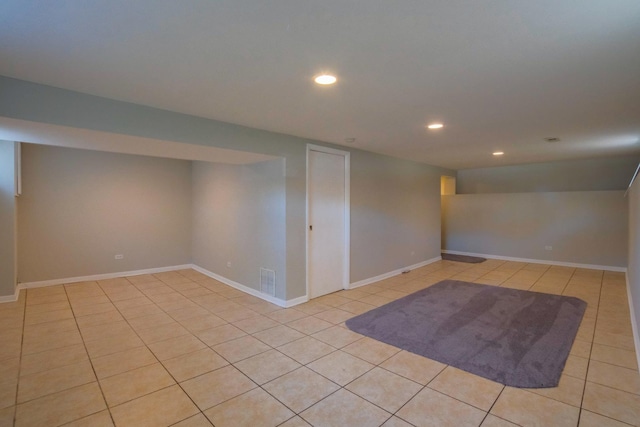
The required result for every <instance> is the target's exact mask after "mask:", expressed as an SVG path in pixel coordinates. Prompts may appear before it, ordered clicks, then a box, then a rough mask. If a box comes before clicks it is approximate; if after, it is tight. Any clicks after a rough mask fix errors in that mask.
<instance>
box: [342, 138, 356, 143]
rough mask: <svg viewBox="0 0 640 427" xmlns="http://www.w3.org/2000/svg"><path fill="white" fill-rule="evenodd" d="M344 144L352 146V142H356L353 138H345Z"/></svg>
mask: <svg viewBox="0 0 640 427" xmlns="http://www.w3.org/2000/svg"><path fill="white" fill-rule="evenodd" d="M344 142H346V143H347V144H353V143H354V142H356V139H355V138H345V139H344Z"/></svg>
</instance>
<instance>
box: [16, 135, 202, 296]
mask: <svg viewBox="0 0 640 427" xmlns="http://www.w3.org/2000/svg"><path fill="white" fill-rule="evenodd" d="M22 174H23V194H22V196H21V197H20V198H19V199H18V200H19V204H18V208H19V218H18V223H19V225H18V239H19V240H18V274H19V280H20V282H23V283H24V282H34V281H41V280H52V279H59V278H68V277H78V276H85V275H95V274H103V273H112V272H122V271H131V270H140V269H147V268H157V267H166V266H171V265H180V264H185V263H189V262H190V251H191V247H190V241H191V163H190V162H189V161H184V160H173V159H162V158H156V157H144V156H136V155H127V154H113V153H103V152H97V151H89V150H79V149H72V148H60V147H48V146H40V145H33V144H23V153H22ZM116 254H123V255H124V259H122V260H115V259H114V256H115V255H116Z"/></svg>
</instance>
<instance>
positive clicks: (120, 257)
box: [115, 254, 124, 259]
mask: <svg viewBox="0 0 640 427" xmlns="http://www.w3.org/2000/svg"><path fill="white" fill-rule="evenodd" d="M115 258H116V259H124V255H122V254H117V255H116V257H115Z"/></svg>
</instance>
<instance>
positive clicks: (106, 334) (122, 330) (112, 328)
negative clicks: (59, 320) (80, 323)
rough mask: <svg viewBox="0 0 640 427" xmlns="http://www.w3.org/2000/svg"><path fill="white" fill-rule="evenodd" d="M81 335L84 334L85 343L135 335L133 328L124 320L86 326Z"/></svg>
mask: <svg viewBox="0 0 640 427" xmlns="http://www.w3.org/2000/svg"><path fill="white" fill-rule="evenodd" d="M80 333H81V334H82V339H83V340H84V342H89V341H95V340H100V339H109V338H113V337H120V336H122V335H125V334H135V332H134V331H133V329H131V326H129V324H128V323H127V322H125V321H124V320H122V321H118V322H112V323H104V324H101V325H91V326H84V327H82V328H80Z"/></svg>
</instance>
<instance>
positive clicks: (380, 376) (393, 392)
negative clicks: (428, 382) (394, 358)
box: [346, 367, 422, 413]
mask: <svg viewBox="0 0 640 427" xmlns="http://www.w3.org/2000/svg"><path fill="white" fill-rule="evenodd" d="M346 389H347V390H349V391H351V392H353V393H355V394H357V395H358V396H360V397H362V398H364V399H366V400H368V401H369V402H371V403H373V404H375V405H378V406H380V407H381V408H382V409H384V410H386V411H389V412H391V413H395V412H396V411H397V410H398V409H400V408H401V407H402V405H404V404H405V403H407V402H408V401H409V400H410V399H411V398H412V397H413V396H414V395H415V394H416V393H418V392H419V391H420V390H421V389H422V385H420V384H418V383H416V382H413V381H411V380H408V379H406V378H404V377H401V376H399V375H396V374H394V373H392V372H389V371H387V370H385V369H381V368H377V367H376V368H374V369H372V370H371V371H369V372H367V373H366V374H364V375H362V376H361V377H360V378H358V379H356V380H355V381H353V382H352V383H351V384H349V385H347V386H346Z"/></svg>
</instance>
